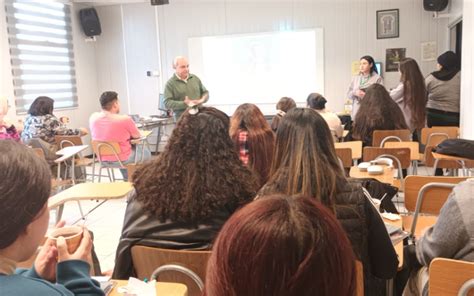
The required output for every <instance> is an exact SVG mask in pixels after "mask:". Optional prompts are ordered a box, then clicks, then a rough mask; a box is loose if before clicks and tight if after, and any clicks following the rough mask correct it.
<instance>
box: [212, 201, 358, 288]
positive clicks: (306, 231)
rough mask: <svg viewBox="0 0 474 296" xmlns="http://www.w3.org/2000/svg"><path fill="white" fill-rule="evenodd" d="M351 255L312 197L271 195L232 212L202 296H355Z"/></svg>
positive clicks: (332, 222)
mask: <svg viewBox="0 0 474 296" xmlns="http://www.w3.org/2000/svg"><path fill="white" fill-rule="evenodd" d="M355 284H356V273H355V257H354V254H353V252H352V249H351V245H350V243H349V240H348V239H347V236H346V234H345V233H344V230H343V229H342V228H341V226H340V224H339V222H338V221H337V220H336V218H335V217H334V215H333V214H332V213H331V211H329V210H328V209H327V208H326V207H325V206H324V205H322V204H321V203H318V202H316V201H315V200H314V199H310V198H308V197H302V196H286V195H275V196H269V197H263V198H261V199H259V200H256V201H254V202H252V203H250V204H248V205H246V206H245V207H243V208H242V209H241V210H239V211H238V212H236V213H235V214H234V215H232V217H231V218H230V219H229V220H228V221H227V222H226V224H225V225H224V226H223V227H222V230H221V232H220V233H219V236H218V237H217V240H216V243H215V245H214V247H213V250H212V255H211V258H210V259H209V262H208V265H207V274H206V285H205V291H204V295H219V296H237V295H246V296H260V295H299V296H304V295H320V296H329V295H348V296H349V295H355V291H356V285H355Z"/></svg>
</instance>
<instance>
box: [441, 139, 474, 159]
mask: <svg viewBox="0 0 474 296" xmlns="http://www.w3.org/2000/svg"><path fill="white" fill-rule="evenodd" d="M433 152H436V153H440V154H445V155H451V156H457V157H462V158H468V159H474V141H472V140H466V139H447V140H444V141H443V142H441V143H439V144H438V146H436V147H435V148H433Z"/></svg>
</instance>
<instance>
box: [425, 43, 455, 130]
mask: <svg viewBox="0 0 474 296" xmlns="http://www.w3.org/2000/svg"><path fill="white" fill-rule="evenodd" d="M437 67H438V70H437V71H434V72H432V73H431V74H430V75H428V77H426V79H425V83H426V89H427V91H428V103H427V104H426V108H427V114H426V116H427V125H428V127H432V126H459V110H460V109H459V108H460V106H459V105H460V97H461V65H460V61H459V57H458V56H457V54H455V53H454V52H452V51H447V52H445V53H443V54H442V55H440V56H439V57H438V66H437Z"/></svg>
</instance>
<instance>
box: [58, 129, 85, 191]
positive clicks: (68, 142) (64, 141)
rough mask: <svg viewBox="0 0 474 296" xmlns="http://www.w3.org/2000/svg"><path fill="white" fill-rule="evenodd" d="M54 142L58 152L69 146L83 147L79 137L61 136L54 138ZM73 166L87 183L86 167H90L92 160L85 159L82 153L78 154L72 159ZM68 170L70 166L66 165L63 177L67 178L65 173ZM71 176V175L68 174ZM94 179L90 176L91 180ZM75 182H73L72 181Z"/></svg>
mask: <svg viewBox="0 0 474 296" xmlns="http://www.w3.org/2000/svg"><path fill="white" fill-rule="evenodd" d="M54 140H55V142H56V145H57V146H58V150H61V149H63V148H65V147H70V146H80V145H84V144H83V142H82V139H81V137H80V136H77V135H76V136H63V135H56V136H55V137H54ZM73 160H74V166H75V167H77V168H80V169H81V171H82V174H83V175H84V176H85V180H84V181H87V170H86V167H88V166H90V165H92V164H93V163H94V162H93V159H90V158H85V157H84V156H83V155H82V153H78V154H77V155H76V156H75V157H74V158H73ZM68 169H72V166H70V165H68V164H67V163H66V170H65V172H64V173H65V175H66V176H67V171H68ZM70 175H72V173H71V174H70ZM93 179H94V175H93V174H92V180H93ZM73 182H75V180H73Z"/></svg>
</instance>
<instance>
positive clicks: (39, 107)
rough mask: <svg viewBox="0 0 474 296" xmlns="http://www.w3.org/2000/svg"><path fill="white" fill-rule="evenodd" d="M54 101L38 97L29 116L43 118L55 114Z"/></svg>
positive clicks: (31, 107)
mask: <svg viewBox="0 0 474 296" xmlns="http://www.w3.org/2000/svg"><path fill="white" fill-rule="evenodd" d="M53 109H54V100H53V99H51V98H50V97H45V96H40V97H37V98H36V99H35V100H34V101H33V103H32V104H31V106H30V109H29V110H28V114H30V115H33V116H43V115H48V114H53Z"/></svg>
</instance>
